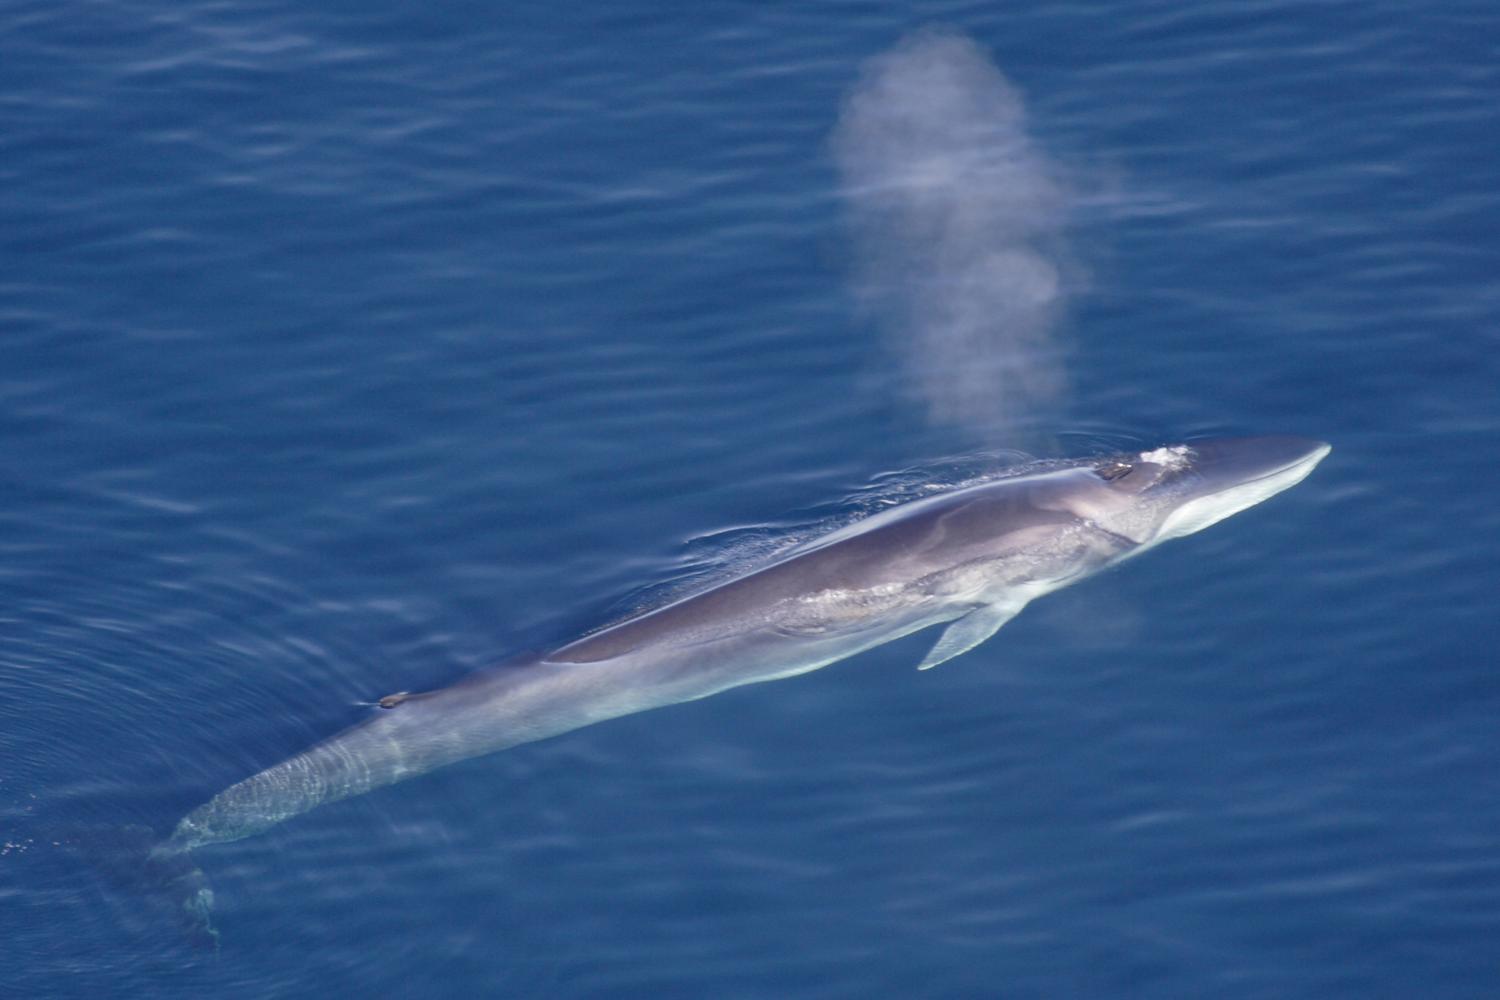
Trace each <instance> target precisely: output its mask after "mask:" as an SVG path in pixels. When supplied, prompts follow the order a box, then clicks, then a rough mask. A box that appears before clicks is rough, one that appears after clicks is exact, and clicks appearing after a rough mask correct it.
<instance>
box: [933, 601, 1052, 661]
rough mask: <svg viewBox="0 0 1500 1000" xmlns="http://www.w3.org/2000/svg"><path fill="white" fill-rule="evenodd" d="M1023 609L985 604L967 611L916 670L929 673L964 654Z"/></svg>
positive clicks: (1016, 606) (1019, 605) (946, 631)
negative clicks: (940, 664) (939, 665)
mask: <svg viewBox="0 0 1500 1000" xmlns="http://www.w3.org/2000/svg"><path fill="white" fill-rule="evenodd" d="M1025 606H1026V605H1025V604H986V605H985V606H984V607H982V608H976V609H975V610H973V611H970V612H969V613H968V614H966V615H964V616H963V617H962V618H960V619H958V620H957V621H955V622H953V623H952V624H950V625H949V626H948V627H947V628H946V629H944V630H943V634H942V635H941V636H939V637H938V641H937V642H936V643H934V644H933V646H932V649H931V650H930V651H929V652H928V654H927V655H926V656H925V657H923V659H922V662H921V663H919V664H917V669H918V670H931V669H932V668H933V667H935V666H937V665H938V664H939V663H942V662H944V661H946V660H951V659H953V658H954V657H955V656H959V655H961V654H963V653H967V652H968V651H969V650H971V649H973V648H974V647H975V646H977V645H979V644H980V643H981V642H983V641H984V640H986V639H988V638H989V637H990V636H992V635H994V634H995V633H996V632H998V631H1000V626H1001V625H1004V624H1005V623H1006V622H1008V621H1010V620H1011V619H1012V618H1014V617H1015V616H1016V615H1017V614H1019V613H1020V611H1021V609H1022V608H1024V607H1025Z"/></svg>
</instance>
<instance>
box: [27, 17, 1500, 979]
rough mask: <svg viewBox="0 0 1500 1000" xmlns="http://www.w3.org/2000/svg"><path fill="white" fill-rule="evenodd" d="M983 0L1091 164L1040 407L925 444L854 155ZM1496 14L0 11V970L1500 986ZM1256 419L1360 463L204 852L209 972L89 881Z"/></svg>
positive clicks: (1499, 75)
mask: <svg viewBox="0 0 1500 1000" xmlns="http://www.w3.org/2000/svg"><path fill="white" fill-rule="evenodd" d="M931 22H940V23H943V24H946V25H949V26H950V27H952V28H954V29H956V30H958V31H961V32H964V33H966V34H967V36H968V37H969V38H970V39H972V40H973V42H974V44H975V45H977V46H978V48H979V50H981V51H982V52H983V53H985V54H986V55H987V57H988V58H989V59H992V60H993V62H994V64H995V65H996V66H998V67H999V69H1000V71H1001V72H1003V73H1004V74H1005V76H1006V77H1007V78H1008V79H1009V80H1010V81H1011V83H1012V84H1013V85H1014V86H1015V87H1016V88H1017V89H1018V92H1019V93H1020V94H1021V95H1022V96H1023V98H1024V102H1025V108H1026V112H1027V119H1026V121H1027V129H1028V131H1029V134H1030V135H1031V137H1032V138H1033V139H1034V141H1035V142H1036V143H1037V145H1038V148H1040V149H1043V150H1045V152H1046V155H1047V156H1048V158H1049V159H1050V161H1051V162H1052V163H1053V164H1054V165H1055V168H1056V169H1057V170H1058V171H1059V172H1060V175H1061V176H1063V177H1065V178H1066V180H1067V188H1068V190H1069V191H1070V192H1071V194H1070V199H1071V200H1070V202H1069V208H1068V211H1067V213H1066V214H1067V218H1066V225H1065V227H1064V228H1065V233H1064V237H1063V238H1064V240H1065V243H1066V247H1067V249H1066V252H1065V256H1066V260H1067V262H1068V268H1067V270H1068V274H1069V275H1071V277H1070V278H1069V279H1068V282H1069V292H1068V298H1067V303H1066V308H1065V309H1062V310H1061V311H1060V313H1059V316H1058V318H1057V319H1056V324H1055V326H1054V327H1053V328H1052V335H1053V336H1054V337H1055V338H1056V342H1057V343H1058V344H1061V345H1064V349H1065V354H1066V371H1067V389H1066V391H1065V392H1064V393H1062V394H1061V395H1059V396H1057V397H1056V398H1054V399H1053V400H1052V401H1051V402H1050V403H1049V409H1047V410H1046V411H1045V412H1035V413H1033V416H1032V419H1030V420H1017V419H1011V420H1008V421H1007V422H1005V423H1004V424H1003V425H999V424H996V425H992V426H988V427H987V426H984V425H983V424H979V423H974V422H964V421H957V422H953V421H948V422H944V421H935V420H933V419H931V418H930V417H931V414H930V412H929V409H928V408H927V407H924V405H923V404H922V401H921V400H919V399H915V398H913V394H912V391H911V383H910V380H909V379H908V378H907V377H906V374H905V373H904V371H903V366H904V365H908V364H910V363H911V358H910V357H909V356H908V355H905V354H903V353H902V351H901V350H900V349H899V345H893V344H892V340H891V338H892V333H891V331H890V330H888V329H887V330H885V331H884V332H882V330H881V328H880V325H879V323H878V322H877V321H874V320H872V318H871V317H870V316H868V315H866V314H865V313H863V312H862V311H861V309H860V308H859V307H858V304H857V303H856V302H855V301H853V300H854V299H855V297H856V296H854V295H853V294H852V293H851V277H850V275H851V271H853V270H855V268H856V265H855V262H854V260H853V258H854V257H855V256H856V252H855V250H854V249H853V247H852V244H851V236H850V231H849V228H848V225H847V212H848V205H847V202H846V197H845V195H844V194H842V193H841V190H842V187H841V180H840V175H839V169H838V166H837V164H836V163H835V157H834V156H833V154H832V153H831V151H830V149H831V147H830V141H831V140H830V137H831V136H832V135H833V134H834V131H835V129H836V127H837V124H838V121H839V118H840V114H841V109H842V108H843V106H844V103H843V102H844V101H845V99H846V97H847V95H848V94H849V93H850V89H851V88H852V87H854V86H855V85H856V82H857V81H858V80H859V79H860V74H861V67H862V66H865V65H866V64H867V60H869V59H870V58H872V57H874V56H878V55H879V54H881V53H883V52H887V51H889V50H891V48H892V47H893V46H895V45H897V44H898V42H899V41H900V39H901V38H903V37H904V36H906V35H907V34H908V32H910V31H912V30H914V29H917V28H919V27H921V26H922V25H925V24H928V23H931ZM1497 30H1500V11H1497V10H1496V9H1495V7H1494V6H1493V5H1492V4H1484V3H1458V2H1454V3H1444V4H1439V5H1435V6H1428V7H1424V8H1422V10H1421V11H1419V9H1418V5H1413V4H1409V3H1404V2H1395V0H1385V2H1374V3H1322V4H1305V3H1288V2H1259V3H1252V4H1245V3H1234V4H1231V3H1227V2H1224V0H1219V2H1216V3H1209V4H1198V5H1182V4H1178V3H1172V2H1145V3H1140V2H1137V3H1126V2H1121V0H1113V2H1104V0H1101V2H1096V3H1074V4H1042V5H1013V4H988V3H983V4H981V3H929V4H918V3H911V4H886V5H870V4H859V3H829V4H816V5H811V4H792V3H787V4H728V3H709V4H694V5H676V4H665V3H660V2H656V3H653V2H650V0H636V2H632V3H623V4H622V3H616V4H597V5H592V4H591V5H571V4H569V5H556V6H555V7H553V8H544V7H541V6H535V5H519V6H516V5H480V4H460V5H440V6H439V7H435V8H432V9H418V8H417V7H416V6H413V5H403V4H390V3H383V2H380V0H375V2H367V3H363V4H319V5H313V6H311V7H310V6H309V5H304V4H293V3H289V2H287V0H262V2H243V3H237V4H222V3H180V2H173V3H167V2H164V0H134V2H131V0H123V2H111V3H95V4H54V3H40V2H30V0H13V2H10V3H7V4H5V5H4V6H3V7H0V441H3V448H0V994H3V995H4V996H6V997H73V996H78V997H85V996H86V997H102V996H121V997H124V996H148V995H149V996H156V997H202V996H223V997H268V996H277V997H300V996H333V995H339V996H343V995H366V996H405V997H427V996H430V997H439V996H442V997H447V996H474V995H492V996H523V997H542V996H546V997H652V998H661V997H695V998H696V997H705V996H713V997H778V998H790V997H886V996H889V997H903V998H905V997H960V996H962V997H975V996H985V997H1096V996H1097V997H1114V996H1140V997H1205V996H1213V997H1226V998H1248V997H1278V998H1285V997H1317V998H1330V997H1346V996H1347V997H1361V998H1369V997H1401V998H1406V997H1413V996H1423V997H1475V998H1480V997H1484V998H1488V997H1493V996H1496V995H1500V949H1497V946H1496V942H1497V941H1500V737H1497V719H1500V669H1497V658H1496V654H1495V648H1496V643H1495V637H1496V625H1495V616H1494V612H1493V610H1492V607H1491V605H1492V603H1493V599H1494V595H1495V593H1496V590H1497V586H1500V569H1497V558H1496V557H1497V555H1500V551H1497V550H1500V546H1497V541H1500V504H1497V503H1496V501H1495V494H1496V491H1497V489H1500V391H1497V388H1500V279H1497V277H1496V276H1497V275H1500V236H1497V233H1500V192H1497V187H1496V184H1495V177H1496V174H1497V157H1496V142H1495V138H1496V136H1497V135H1500V64H1497V63H1496V60H1495V58H1494V51H1495V39H1496V37H1497ZM897 334H898V335H899V331H898V332H897ZM1258 432H1289V433H1299V434H1305V435H1310V436H1316V437H1320V438H1323V439H1326V440H1328V441H1331V442H1332V443H1333V444H1334V446H1335V450H1334V452H1333V454H1332V455H1331V457H1330V458H1329V459H1327V460H1326V461H1325V462H1324V464H1323V465H1322V466H1321V467H1320V468H1319V469H1318V470H1317V471H1316V473H1314V475H1313V476H1312V477H1311V478H1310V479H1309V480H1308V481H1307V482H1305V483H1304V484H1302V485H1300V486H1298V487H1296V488H1295V489H1293V490H1292V491H1290V492H1288V493H1286V494H1284V495H1283V496H1280V497H1277V498H1275V499H1274V500H1272V501H1270V502H1268V503H1267V504H1266V505H1265V506H1263V507H1258V508H1256V509H1254V510H1251V511H1248V512H1246V513H1244V514H1241V515H1239V516H1237V517H1235V518H1233V519H1231V520H1229V521H1226V522H1225V523H1223V524H1221V525H1218V526H1216V527H1214V528H1212V529H1210V530H1209V531H1206V532H1205V533H1203V534H1201V535H1197V536H1194V537H1192V538H1189V539H1185V540H1183V541H1180V542H1175V543H1173V544H1171V545H1168V546H1165V547H1163V548H1161V549H1159V550H1157V551H1155V552H1153V553H1151V554H1150V555H1149V556H1147V557H1144V558H1142V559H1141V560H1140V561H1138V562H1132V563H1131V564H1129V565H1127V566H1125V567H1123V568H1121V569H1120V570H1119V571H1117V572H1112V573H1108V574H1105V575H1104V576H1102V577H1098V578H1095V579H1092V580H1090V581H1088V582H1086V583H1084V584H1081V585H1079V586H1077V587H1075V588H1073V589H1070V590H1067V591H1064V592H1062V593H1059V594H1056V595H1053V596H1051V597H1048V598H1045V599H1044V600H1042V601H1040V602H1038V603H1037V604H1036V605H1034V606H1033V607H1032V608H1030V609H1029V610H1028V611H1027V612H1026V613H1025V614H1023V615H1022V616H1021V617H1020V618H1018V619H1017V620H1016V621H1015V622H1013V623H1011V624H1010V625H1008V626H1007V627H1006V628H1005V629H1004V630H1003V631H1002V632H1001V633H1000V634H999V635H998V636H997V637H996V638H995V639H993V640H991V641H990V642H989V643H988V644H986V645H984V646H983V647H981V648H980V649H979V650H976V651H975V652H973V653H971V654H969V655H967V656H964V657H963V658H961V659H959V660H956V661H954V662H951V663H948V664H945V665H944V666H943V667H941V668H940V669H938V670H935V671H932V672H930V673H923V674H918V673H917V672H916V671H915V670H913V669H912V667H913V666H914V664H915V663H916V662H917V661H918V660H920V658H921V656H922V654H923V651H924V649H925V646H924V642H925V641H926V640H925V639H924V638H923V637H912V638H911V639H909V640H903V641H901V642H898V643H895V644H892V645H891V646H888V647H885V648H882V649H879V650H876V651H874V652H871V653H869V654H866V655H864V656H861V657H859V658H857V659H855V660H851V661H849V662H845V663H842V664H839V665H836V666H834V667H832V668H829V669H827V670H824V671H821V672H818V673H815V674H811V675H808V676H804V677H801V678H796V679H793V680H788V681H784V682H780V683H777V684H774V685H757V686H751V687H747V688H741V689H738V690H736V691H732V692H729V693H727V694H724V695H721V696H719V697H716V698H713V699H709V700H707V701H703V702H699V703H696V704H691V705H684V706H678V707H674V708H670V709H665V710H661V711H658V712H653V713H648V714H643V715H637V716H633V717H629V718H625V719H621V720H617V721H613V722H610V723H607V724H604V725H600V726H597V727H594V728H591V729H584V730H580V731H577V732H575V733H572V734H569V735H567V736H564V737H561V738H558V739H555V740H552V741H548V742H544V743H541V744H535V745H531V746H526V747H521V748H518V749H515V750H513V751H509V752H507V753H504V754H501V755H498V756H494V757H490V758H486V759H478V760H471V761H467V762H465V763H463V764H460V765H457V766H454V767H451V768H449V769H446V770H443V771H439V772H436V773H434V774H431V775H429V776H426V777H424V778H422V779H419V780H415V781H411V782H408V783H405V784H401V785H397V786H393V787H391V788H387V789H384V790H382V791H380V792H378V793H375V794H371V795H369V796H366V797H364V798H360V799H355V800H351V801H347V802H343V803H340V804H337V805H333V806H328V807H325V808H323V809H320V810H317V811H315V812H312V813H309V814H307V815H305V816H303V817H300V818H298V819H296V820H294V821H292V822H290V823H288V824H286V825H284V826H282V827H278V828H276V829H274V830H272V831H270V832H268V833H266V834H264V835H262V836H259V837H257V838H254V839H250V840H246V841H242V842H238V843H233V844H228V845H222V846H219V847H214V848H210V849H206V850H204V851H202V852H200V860H201V862H202V864H203V867H204V869H205V871H206V872H207V874H208V876H209V877H210V878H211V879H212V881H213V885H214V890H215V892H216V894H217V912H218V920H219V925H220V929H221V931H222V935H223V937H222V946H221V949H220V951H219V952H218V953H217V954H214V953H211V952H210V953H204V952H202V951H195V950H193V949H192V948H191V947H190V946H189V944H188V942H187V941H185V939H184V938H183V936H182V935H181V934H180V933H179V929H178V928H177V927H176V926H175V925H174V923H173V920H172V914H171V913H170V911H169V910H168V909H165V908H164V906H165V905H166V904H164V903H163V902H162V901H160V900H156V899H153V898H152V897H151V896H150V895H149V894H148V893H143V892H141V891H139V889H138V888H137V887H134V886H132V885H130V884H129V881H130V880H129V878H128V877H122V876H121V875H120V873H118V872H114V873H110V872H108V871H107V870H106V868H104V867H101V866H100V865H99V864H97V863H95V862H91V861H90V860H88V859H87V858H85V857H84V854H85V853H86V852H81V851H80V850H79V844H80V843H81V840H80V838H81V837H82V836H83V835H82V834H79V833H78V831H80V830H91V831H100V830H106V831H107V830H123V829H126V828H129V827H132V826H146V827H151V828H153V829H155V830H156V831H158V833H164V832H165V831H166V830H168V829H170V827H171V825H172V824H173V823H175V821H176V820H177V818H178V817H179V816H180V815H182V814H183V813H184V812H185V811H186V810H188V809H190V808H192V807H193V806H194V805H196V804H198V803H200V802H202V801H203V800H205V799H206V798H208V797H209V796H211V795H212V794H214V793H215V792H216V791H218V790H219V789H221V788H223V787H225V786H226V785H228V784H230V783H232V782H234V781H237V780H239V779H241V778H243V777H245V776H246V775H248V774H250V773H252V772H254V771H256V770H258V769H260V768H262V767H265V766H268V765H270V764H273V763H275V762H276V761H278V760H280V759H282V758H284V757H285V756H287V755H289V754H291V753H294V752H296V751H297V750H299V749H301V748H303V747H305V746H306V745H308V744H309V743H310V742H312V741H314V740H317V739H320V738H322V737H324V736H327V735H329V734H331V733H333V732H335V731H337V730H338V729H339V728H340V727H342V726H344V725H347V724H349V723H351V722H353V721H356V720H357V719H359V718H360V717H362V713H364V712H367V711H369V710H368V709H367V708H362V707H360V706H359V705H358V704H357V703H358V702H360V701H368V700H369V699H370V698H372V697H378V696H380V695H382V694H386V693H389V692H392V691H399V690H421V689H424V688H429V687H432V686H436V685H440V684H444V683H448V682H450V681H452V680H454V679H456V678H458V677H461V676H463V675H464V674H465V673H466V672H468V671H471V670H474V669H477V668H480V667H483V666H486V665H489V664H493V663H495V662H498V661H500V660H502V659H504V658H505V657H507V656H509V655H512V654H514V653H516V652H517V651H520V650H524V649H528V648H536V647H539V646H545V645H547V644H549V643H557V642H560V641H565V640H566V639H568V638H571V637H572V636H575V635H577V634H578V633H579V632H581V631H583V630H585V629H587V628H589V627H591V626H593V625H596V624H598V623H599V622H601V621H605V620H608V619H610V618H612V617H617V616H619V615H620V614H622V613H625V612H626V611H628V610H629V609H630V608H632V607H637V606H641V605H642V604H649V603H650V601H651V600H652V595H653V594H659V593H661V592H662V588H666V589H667V590H670V589H671V588H672V587H674V586H682V585H683V581H685V580H686V581H690V580H691V579H692V578H693V575H694V574H695V573H697V574H701V573H713V572H716V571H717V572H722V571H723V570H724V569H725V568H726V567H729V568H732V567H733V566H734V565H736V563H737V561H739V560H743V559H746V558H749V556H753V554H754V552H755V550H756V548H757V545H763V544H764V543H765V541H766V540H767V539H771V540H774V539H776V538H778V537H782V536H784V535H785V534H786V533H788V532H795V531H796V530H798V529H799V526H806V525H807V524H810V523H814V522H816V521H818V519H819V518H826V517H836V516H838V515H839V514H840V512H843V513H847V512H848V511H850V510H851V509H853V508H854V507H856V506H858V503H859V502H860V498H861V497H868V496H869V495H870V491H871V490H872V489H874V490H877V491H878V489H879V488H880V487H879V484H881V483H883V482H889V481H892V480H891V479H890V478H889V477H890V476H891V474H893V473H900V472H901V471H902V470H909V469H912V468H923V467H928V466H930V465H932V464H934V463H936V464H938V465H942V464H943V463H950V465H951V463H953V462H954V461H959V462H962V461H967V460H968V459H966V458H964V456H972V455H975V454H977V453H980V452H993V451H995V450H999V449H1024V450H1026V451H1028V452H1031V453H1037V454H1068V453H1079V452H1088V451H1098V450H1101V449H1102V448H1104V447H1107V446H1108V445H1109V444H1119V443H1122V442H1129V443H1139V444H1143V445H1149V444H1155V443H1159V442H1162V441H1171V440H1179V439H1182V438H1184V437H1190V436H1193V435H1203V434H1210V433H1258ZM954 456H959V458H957V459H955V458H954ZM747 553H749V555H747Z"/></svg>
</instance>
